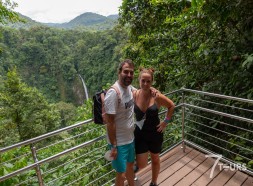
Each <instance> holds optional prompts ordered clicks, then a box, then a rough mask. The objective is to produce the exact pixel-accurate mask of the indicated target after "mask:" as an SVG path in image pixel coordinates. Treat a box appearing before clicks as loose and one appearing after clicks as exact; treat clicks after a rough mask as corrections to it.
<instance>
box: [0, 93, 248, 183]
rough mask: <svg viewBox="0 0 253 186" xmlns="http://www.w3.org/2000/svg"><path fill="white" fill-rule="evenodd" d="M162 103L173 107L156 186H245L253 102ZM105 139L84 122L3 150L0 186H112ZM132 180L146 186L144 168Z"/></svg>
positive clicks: (199, 97) (207, 98)
mask: <svg viewBox="0 0 253 186" xmlns="http://www.w3.org/2000/svg"><path fill="white" fill-rule="evenodd" d="M166 96H168V97H169V98H170V99H171V100H173V102H174V103H175V104H176V108H175V112H174V114H173V120H172V122H171V123H170V124H169V125H168V126H167V128H166V131H165V132H164V142H163V148H162V152H161V169H160V174H159V177H158V185H160V186H170V185H177V186H188V185H193V186H197V185H199V186H205V185H208V186H209V185H210V186H211V185H214V186H222V185H226V186H237V185H242V186H252V185H253V149H252V147H253V139H252V135H253V110H252V108H253V100H249V99H243V98H238V97H231V96H226V95H221V94H215V93H209V92H203V91H197V90H191V89H184V88H183V89H180V90H176V91H173V92H171V93H168V94H166ZM165 112H166V110H161V111H160V113H159V114H160V116H161V119H162V118H164V113H165ZM105 133H106V131H105V126H104V125H96V124H94V123H93V121H92V119H88V120H85V121H82V122H79V123H76V124H73V125H70V126H67V127H65V128H61V129H59V130H56V131H52V132H50V133H47V134H43V135H41V136H38V137H35V138H32V139H29V140H26V141H23V142H19V143H17V144H14V145H11V146H8V147H3V148H1V149H0V185H3V186H9V185H11V186H12V185H16V186H26V185H39V186H50V185H52V186H68V185H75V186H76V185H78V186H79V185H85V186H112V185H113V184H114V182H115V174H116V173H115V171H114V170H113V169H112V166H111V162H109V161H106V160H105V158H104V154H105V152H106V151H107V150H108V145H107V142H106V140H105ZM136 175H137V178H138V179H137V180H136V181H135V185H136V186H149V183H150V181H151V167H150V164H149V165H148V166H147V167H146V168H145V169H143V170H140V171H139V172H137V173H136Z"/></svg>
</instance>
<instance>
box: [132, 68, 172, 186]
mask: <svg viewBox="0 0 253 186" xmlns="http://www.w3.org/2000/svg"><path fill="white" fill-rule="evenodd" d="M153 74H154V70H153V69H140V75H139V84H140V89H139V90H137V91H135V92H134V99H135V105H134V112H135V117H136V121H137V122H136V124H137V126H136V128H135V131H134V135H135V151H136V162H137V166H138V168H139V169H142V168H144V167H146V166H147V164H148V155H149V154H150V156H151V167H152V181H151V183H150V186H156V185H157V178H158V174H159V171H160V158H159V154H160V152H161V149H162V143H163V131H165V128H166V126H167V125H168V123H169V122H170V120H171V117H172V114H173V112H174V108H175V106H174V103H173V102H172V101H171V100H170V99H169V98H167V97H166V96H164V95H163V94H161V93H157V94H156V96H155V97H154V96H152V94H151V91H150V87H151V85H152V83H153ZM160 107H166V108H167V109H168V111H167V113H166V117H165V119H164V120H163V121H161V122H160V119H159V116H158V112H159V109H160Z"/></svg>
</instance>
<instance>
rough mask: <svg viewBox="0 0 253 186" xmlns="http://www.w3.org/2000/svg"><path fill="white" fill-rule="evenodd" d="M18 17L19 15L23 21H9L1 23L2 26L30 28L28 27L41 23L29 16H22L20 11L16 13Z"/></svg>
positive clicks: (40, 24)
mask: <svg viewBox="0 0 253 186" xmlns="http://www.w3.org/2000/svg"><path fill="white" fill-rule="evenodd" d="M18 15H19V17H21V18H22V19H23V20H24V22H18V23H9V24H7V25H2V26H9V27H12V28H30V27H35V26H42V25H43V24H42V23H39V22H36V21H34V20H32V19H31V18H30V17H27V16H24V15H22V14H20V13H18Z"/></svg>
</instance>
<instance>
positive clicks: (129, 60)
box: [118, 59, 134, 73]
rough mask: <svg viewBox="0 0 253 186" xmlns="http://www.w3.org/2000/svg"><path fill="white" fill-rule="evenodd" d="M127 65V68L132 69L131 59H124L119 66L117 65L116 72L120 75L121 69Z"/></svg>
mask: <svg viewBox="0 0 253 186" xmlns="http://www.w3.org/2000/svg"><path fill="white" fill-rule="evenodd" d="M126 63H127V64H128V65H129V66H132V67H133V68H134V63H133V61H132V60H131V59H125V60H124V61H122V62H121V63H120V64H119V67H118V72H119V73H120V72H121V71H122V67H123V66H124V65H125V64H126Z"/></svg>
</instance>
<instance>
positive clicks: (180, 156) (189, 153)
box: [135, 146, 253, 186]
mask: <svg viewBox="0 0 253 186" xmlns="http://www.w3.org/2000/svg"><path fill="white" fill-rule="evenodd" d="M205 155H206V154H203V153H201V152H199V151H198V150H195V149H193V148H191V147H188V146H187V147H186V149H185V152H183V150H182V149H181V148H180V146H177V147H175V148H174V149H172V150H171V151H169V152H167V153H166V154H164V155H163V156H162V157H161V169H160V174H159V177H158V185H160V186H170V185H176V186H187V185H194V186H197V185H199V186H204V185H210V186H212V185H213V186H220V185H226V186H236V185H242V186H253V178H252V177H251V176H249V175H247V174H245V173H243V172H241V171H238V170H235V168H234V169H233V167H232V168H230V167H229V166H227V165H225V164H223V163H221V162H219V163H218V164H217V165H216V166H215V169H214V171H213V175H212V178H210V175H211V172H212V168H213V166H214V164H215V160H216V159H214V158H210V157H206V156H205ZM137 177H138V180H137V181H135V185H136V186H149V183H150V181H151V166H150V165H148V166H147V167H146V168H145V169H143V170H141V171H139V172H138V173H137Z"/></svg>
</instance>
